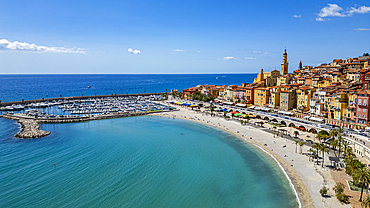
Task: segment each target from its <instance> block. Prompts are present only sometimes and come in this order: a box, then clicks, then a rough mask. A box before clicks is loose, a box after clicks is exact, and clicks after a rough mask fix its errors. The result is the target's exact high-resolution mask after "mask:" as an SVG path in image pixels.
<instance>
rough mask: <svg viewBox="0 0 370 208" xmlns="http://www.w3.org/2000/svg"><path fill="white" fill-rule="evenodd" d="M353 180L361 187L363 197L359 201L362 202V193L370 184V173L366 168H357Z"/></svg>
mask: <svg viewBox="0 0 370 208" xmlns="http://www.w3.org/2000/svg"><path fill="white" fill-rule="evenodd" d="M352 178H353V181H354V182H355V183H357V184H359V185H361V195H360V200H359V201H362V193H363V191H364V188H365V186H368V184H369V183H370V171H369V170H368V169H367V168H366V167H361V168H357V169H356V171H355V172H354V173H353V176H352Z"/></svg>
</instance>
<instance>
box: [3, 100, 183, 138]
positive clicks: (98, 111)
mask: <svg viewBox="0 0 370 208" xmlns="http://www.w3.org/2000/svg"><path fill="white" fill-rule="evenodd" d="M163 99H164V97H162V95H149V96H125V97H99V98H85V99H73V100H53V101H52V102H32V103H28V104H25V105H22V104H12V105H9V106H5V107H1V108H0V110H1V111H2V115H0V117H1V118H5V119H12V120H17V122H18V123H19V124H20V125H21V131H20V132H19V133H17V134H16V135H15V137H17V138H22V139H31V138H40V137H44V136H47V135H49V134H50V132H47V131H42V130H39V128H40V125H39V124H40V123H72V122H84V121H91V120H100V119H111V118H120V117H129V116H141V115H147V114H150V113H157V112H167V111H172V110H176V109H175V108H174V107H170V106H166V105H163V104H159V103H156V102H154V101H158V100H163Z"/></svg>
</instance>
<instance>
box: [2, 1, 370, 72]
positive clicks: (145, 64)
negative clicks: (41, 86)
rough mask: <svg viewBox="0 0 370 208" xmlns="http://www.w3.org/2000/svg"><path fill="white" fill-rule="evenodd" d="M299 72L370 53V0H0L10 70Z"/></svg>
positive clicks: (4, 52) (5, 65) (4, 54)
mask: <svg viewBox="0 0 370 208" xmlns="http://www.w3.org/2000/svg"><path fill="white" fill-rule="evenodd" d="M284 49H286V50H287V53H288V61H289V71H290V72H292V71H293V70H295V69H297V67H298V63H299V61H302V63H303V65H304V66H305V65H310V66H317V65H319V64H322V63H330V62H331V61H333V60H334V59H337V58H341V59H345V58H347V57H352V58H353V57H358V56H361V55H362V54H363V53H370V2H369V1H368V0H356V1H352V0H345V1H344V0H340V1H339V0H337V1H330V2H328V1H321V0H317V1H299V0H286V1H274V0H260V1H249V0H240V1H239V0H228V1H219V0H213V1H203V0H194V1H193V0H187V1H173V0H171V1H170V0H161V1H159V0H145V1H142V0H135V1H131V0H119V1H115V0H111V1H94V0H89V1H87V0H86V1H77V0H73V1H69V0H63V1H53V0H45V1H42V0H39V1H33V0H28V1H19V0H14V1H7V0H0V74H163V73H164V74H198V73H200V74H209V73H216V74H223V73H258V72H259V71H260V69H261V68H263V69H264V71H271V70H273V69H275V68H276V69H278V70H280V63H281V61H282V55H283V52H284Z"/></svg>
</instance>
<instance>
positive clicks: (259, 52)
mask: <svg viewBox="0 0 370 208" xmlns="http://www.w3.org/2000/svg"><path fill="white" fill-rule="evenodd" d="M253 53H255V54H269V52H267V51H265V52H262V51H253Z"/></svg>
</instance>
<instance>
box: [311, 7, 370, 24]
mask: <svg viewBox="0 0 370 208" xmlns="http://www.w3.org/2000/svg"><path fill="white" fill-rule="evenodd" d="M368 12H370V7H367V6H360V7H358V8H355V7H351V9H349V10H348V9H347V11H343V8H342V7H340V6H338V5H337V4H328V6H326V7H324V8H322V9H321V10H320V13H318V14H317V16H318V17H316V21H326V19H324V17H349V16H352V15H353V14H355V13H358V14H365V13H368Z"/></svg>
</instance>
